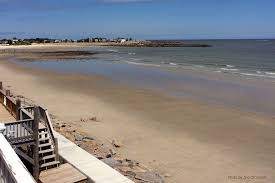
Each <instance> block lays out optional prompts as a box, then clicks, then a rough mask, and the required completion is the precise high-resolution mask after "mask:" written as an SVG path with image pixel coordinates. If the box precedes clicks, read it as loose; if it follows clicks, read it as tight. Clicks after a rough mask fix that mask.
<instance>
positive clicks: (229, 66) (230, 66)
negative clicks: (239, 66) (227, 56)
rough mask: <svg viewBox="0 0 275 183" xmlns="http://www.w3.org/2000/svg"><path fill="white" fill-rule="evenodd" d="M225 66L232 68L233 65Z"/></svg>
mask: <svg viewBox="0 0 275 183" xmlns="http://www.w3.org/2000/svg"><path fill="white" fill-rule="evenodd" d="M226 67H228V68H233V67H235V66H234V65H226Z"/></svg>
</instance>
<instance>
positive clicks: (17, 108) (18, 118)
mask: <svg viewBox="0 0 275 183" xmlns="http://www.w3.org/2000/svg"><path fill="white" fill-rule="evenodd" d="M20 108H21V100H20V99H17V100H16V120H17V121H18V120H21V119H20Z"/></svg>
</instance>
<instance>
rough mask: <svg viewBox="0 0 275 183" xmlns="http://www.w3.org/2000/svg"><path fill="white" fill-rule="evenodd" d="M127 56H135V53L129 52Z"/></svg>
mask: <svg viewBox="0 0 275 183" xmlns="http://www.w3.org/2000/svg"><path fill="white" fill-rule="evenodd" d="M128 55H136V53H131V52H130V53H128Z"/></svg>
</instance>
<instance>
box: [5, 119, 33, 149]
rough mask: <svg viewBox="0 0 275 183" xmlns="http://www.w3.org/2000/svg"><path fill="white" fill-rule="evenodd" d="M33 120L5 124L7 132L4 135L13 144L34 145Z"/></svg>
mask: <svg viewBox="0 0 275 183" xmlns="http://www.w3.org/2000/svg"><path fill="white" fill-rule="evenodd" d="M33 123H34V120H33V119H26V120H20V121H15V122H10V123H5V127H6V130H5V131H4V135H5V137H6V138H7V140H8V141H9V142H10V143H11V144H12V145H16V144H20V143H22V142H24V143H32V142H33V140H34V137H33Z"/></svg>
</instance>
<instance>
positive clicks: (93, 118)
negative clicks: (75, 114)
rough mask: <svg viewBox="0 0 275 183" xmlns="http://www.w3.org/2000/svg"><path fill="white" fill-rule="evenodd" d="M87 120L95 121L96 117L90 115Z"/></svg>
mask: <svg viewBox="0 0 275 183" xmlns="http://www.w3.org/2000/svg"><path fill="white" fill-rule="evenodd" d="M89 120H91V121H97V119H96V117H91V118H89Z"/></svg>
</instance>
